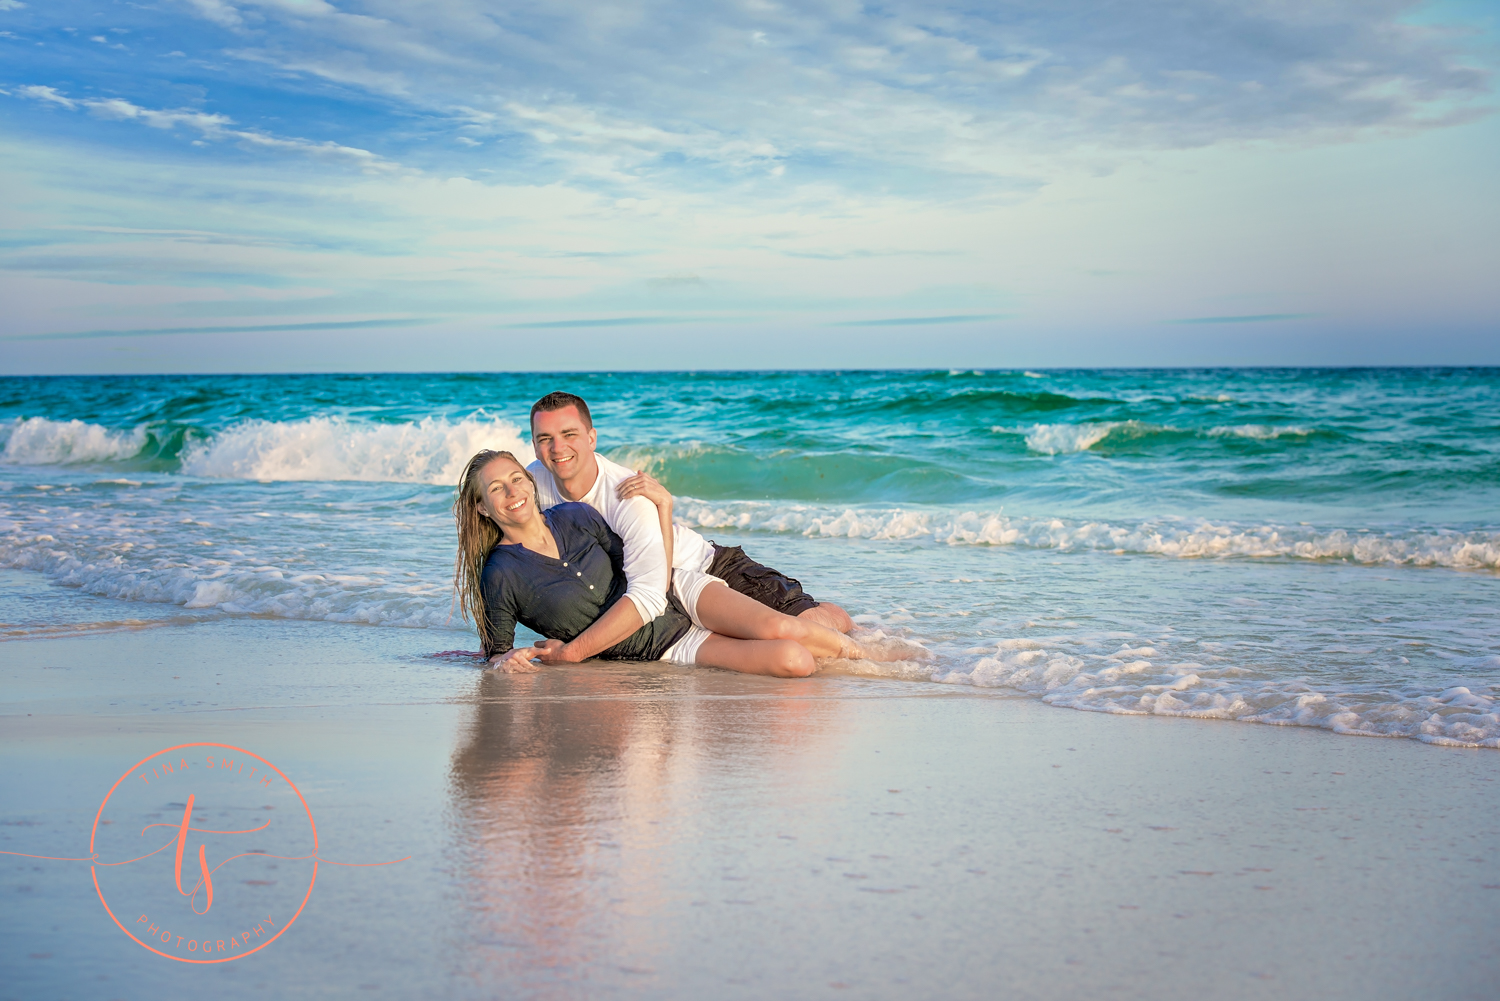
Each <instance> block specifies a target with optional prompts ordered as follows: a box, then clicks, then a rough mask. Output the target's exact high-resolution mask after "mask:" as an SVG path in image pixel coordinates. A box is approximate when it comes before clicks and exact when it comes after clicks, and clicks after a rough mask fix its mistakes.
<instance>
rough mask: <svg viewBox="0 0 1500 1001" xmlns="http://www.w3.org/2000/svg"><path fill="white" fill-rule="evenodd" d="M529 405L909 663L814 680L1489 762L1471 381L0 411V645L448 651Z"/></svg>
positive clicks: (120, 394)
mask: <svg viewBox="0 0 1500 1001" xmlns="http://www.w3.org/2000/svg"><path fill="white" fill-rule="evenodd" d="M553 389H566V390H568V391H571V392H575V393H578V394H579V395H581V396H583V397H584V398H585V399H587V400H588V401H589V402H590V404H591V406H592V407H593V410H594V418H595V423H596V426H597V427H598V428H599V436H600V450H601V451H602V452H604V453H605V454H607V455H609V456H611V457H613V458H615V459H617V460H619V461H621V462H623V463H626V464H628V465H631V466H633V467H635V468H643V469H649V470H650V471H651V472H653V473H654V474H655V475H656V476H657V477H658V478H660V479H661V480H662V481H663V482H664V483H665V484H666V485H667V486H668V487H669V488H670V489H671V490H672V491H673V493H674V494H676V495H677V497H678V503H677V516H678V518H679V520H681V521H682V522H684V523H686V524H689V525H691V526H693V527H695V528H697V529H699V530H700V531H702V532H703V533H704V534H705V535H707V536H708V537H710V538H713V539H716V540H718V541H720V542H726V543H734V544H740V545H743V546H745V548H746V549H747V551H748V552H750V554H751V555H752V556H754V557H756V558H757V559H760V560H761V561H762V562H765V563H769V564H771V565H773V566H776V567H777V568H779V569H781V570H784V571H786V572H788V573H790V574H791V575H792V576H795V577H797V578H799V579H800V580H801V581H802V582H803V584H804V585H805V586H806V587H807V589H808V590H809V592H810V593H812V594H813V595H814V596H816V597H820V598H825V599H827V600H831V601H835V602H837V603H839V604H840V605H842V606H844V607H845V608H846V609H847V610H848V611H849V612H850V613H851V614H852V615H854V616H855V618H856V621H857V622H859V623H860V625H861V627H862V628H864V629H866V630H871V631H874V632H875V633H877V634H883V635H890V636H901V637H903V638H905V639H907V640H909V641H914V642H916V643H919V644H921V645H922V646H925V647H926V648H927V649H928V650H930V651H931V653H932V654H933V659H931V660H930V661H926V660H924V661H901V662H894V663H873V662H862V663H854V664H838V665H833V666H831V667H830V668H829V670H830V671H832V672H835V673H838V672H844V673H851V674H863V675H874V676H880V677H887V678H895V679H901V680H904V681H906V682H909V683H911V684H918V685H924V684H925V685H948V686H975V687H981V688H986V689H1003V690H1006V691H1008V692H1011V693H1014V694H1015V696H1016V697H1018V698H1028V699H1037V700H1040V701H1042V702H1044V703H1046V704H1048V705H1051V706H1055V707H1057V708H1058V709H1059V710H1075V711H1076V710H1089V711H1099V712H1110V713H1122V714H1154V715H1169V716H1194V717H1204V718H1212V719H1221V720H1226V721H1238V722H1241V723H1259V724H1275V725H1283V726H1310V727H1322V728H1325V729H1328V730H1333V731H1336V732H1338V733H1343V734H1358V735H1370V736H1388V737H1403V738H1415V739H1417V740H1422V741H1426V742H1429V743H1438V744H1452V745H1461V746H1470V747H1490V748H1500V709H1497V699H1500V575H1497V571H1500V370H1497V369H1369V370H1363V369H1336V370H1310V369H1283V370H1272V369H1206V370H1159V371H1148V370H1116V371H1100V370H1072V371H1061V370H1047V371H1037V372H1030V371H967V370H964V371H949V370H941V371H901V372H868V371H850V372H728V373H725V372H704V373H614V374H611V373H585V374H569V375H558V374H550V375H538V374H530V373H527V374H503V373H502V374H489V375H484V374H454V375H301V376H298V375H292V376H286V375H273V376H159V377H101V378H96V377H89V378H84V377H49V378H20V377H8V378H4V379H0V443H3V445H0V567H3V568H6V573H5V576H4V586H3V587H0V636H3V637H5V638H21V637H37V636H47V635H71V634H79V633H87V632H101V631H109V630H112V629H141V628H191V627H192V626H193V625H194V624H195V623H198V622H201V621H203V620H204V619H211V618H219V617H224V616H239V617H254V618H257V619H260V620H263V621H264V627H265V628H267V629H274V628H276V623H277V622H278V621H279V620H286V619H311V620H328V621H335V622H356V623H366V624H368V625H370V626H372V627H379V628H408V629H427V630H432V631H433V643H432V649H433V653H434V654H436V653H439V652H441V651H443V650H444V649H446V648H447V647H450V646H453V645H455V644H458V645H463V642H464V637H463V636H461V635H457V634H456V633H455V632H453V631H454V630H465V629H466V628H467V627H466V625H465V624H464V623H463V622H462V621H461V620H459V619H457V618H455V616H456V614H457V613H456V610H455V608H454V605H453V600H452V588H451V576H452V561H453V555H454V552H453V551H454V534H453V527H452V518H451V515H450V513H449V506H450V504H451V499H452V494H453V487H454V483H455V481H456V478H457V475H458V472H459V471H460V469H461V468H462V466H463V464H464V462H465V461H466V460H467V459H468V457H469V456H470V455H471V454H472V453H473V452H474V451H476V450H477V449H480V448H485V447H490V448H495V447H498V448H507V449H511V450H513V451H516V452H517V453H518V454H520V455H522V456H523V457H528V458H529V456H530V449H529V448H528V447H527V445H526V437H527V436H526V433H525V428H526V417H527V412H528V410H529V406H530V404H531V402H532V401H533V400H534V399H536V398H537V397H538V396H540V395H542V394H543V393H545V392H548V391H550V390H553ZM467 632H468V635H469V637H470V641H469V646H470V648H472V647H475V646H477V639H475V638H473V631H472V629H467ZM446 663H449V664H450V665H451V669H453V670H472V669H473V668H472V667H471V666H470V665H469V663H467V662H465V661H463V660H462V659H461V658H458V659H450V660H449V661H447V662H446ZM308 670H310V671H315V670H316V665H309V667H308ZM851 683H857V682H854V681H851ZM788 684H794V682H789V683H788ZM1065 718H1066V717H1060V719H1065Z"/></svg>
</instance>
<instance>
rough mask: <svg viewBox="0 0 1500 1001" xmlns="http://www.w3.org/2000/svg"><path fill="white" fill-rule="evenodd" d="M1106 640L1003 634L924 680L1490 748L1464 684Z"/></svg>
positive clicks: (1499, 728)
mask: <svg viewBox="0 0 1500 1001" xmlns="http://www.w3.org/2000/svg"><path fill="white" fill-rule="evenodd" d="M1107 645H1108V643H1107V642H1105V641H1102V640H1101V641H1097V642H1091V641H1089V640H1088V639H1083V638H1079V637H1047V638H1036V639H1030V638H1028V639H1007V640H1002V641H1000V643H998V644H997V645H996V647H995V649H994V651H993V652H992V653H990V654H988V655H986V656H982V657H980V658H979V659H978V660H976V661H972V662H970V663H968V664H965V665H963V666H959V667H952V668H949V669H947V670H944V669H942V668H939V669H938V670H937V671H934V672H933V675H932V680H934V681H939V682H943V683H946V684H961V685H975V686H977V687H982V688H1014V689H1017V690H1019V691H1023V692H1027V693H1029V694H1032V695H1036V696H1039V697H1040V698H1041V699H1042V701H1044V702H1046V703H1048V704H1050V705H1055V706H1063V707H1067V708H1070V709H1085V710H1092V711H1094V712H1108V713H1123V714H1131V715H1157V716H1195V717H1199V718H1203V719H1226V720H1239V721H1242V722H1250V723H1271V724H1276V725H1281V726H1313V727H1321V728H1323V729H1327V730H1333V731H1334V732H1336V733H1346V734H1354V735H1358V736H1370V737H1412V738H1415V739H1417V740H1421V741H1425V742H1427V743H1432V744H1452V745H1457V746H1463V747H1496V748H1500V705H1497V701H1500V700H1497V699H1496V698H1495V697H1494V696H1491V695H1485V694H1480V693H1476V692H1472V691H1470V690H1469V689H1468V688H1465V687H1461V686H1458V687H1452V688H1447V689H1444V690H1441V691H1437V690H1433V691H1428V692H1420V691H1412V690H1406V691H1401V692H1393V691H1389V690H1360V689H1358V688H1353V689H1349V690H1340V689H1337V688H1334V687H1333V686H1330V685H1328V684H1326V683H1325V684H1322V685H1315V684H1313V683H1311V682H1309V681H1308V680H1306V679H1304V678H1257V677H1255V676H1254V671H1253V670H1247V669H1246V668H1245V666H1243V665H1239V664H1235V663H1232V662H1228V661H1227V660H1226V659H1225V658H1221V657H1217V656H1203V651H1198V655H1199V656H1198V659H1195V660H1187V659H1182V660H1179V659H1177V658H1176V657H1175V656H1173V652H1172V651H1158V650H1157V649H1155V648H1154V647H1151V646H1137V647H1132V646H1131V645H1129V644H1128V643H1127V644H1125V645H1123V646H1120V647H1119V648H1118V649H1115V650H1106V649H1104V648H1105V647H1106V646H1107ZM1320 689H1321V690H1320Z"/></svg>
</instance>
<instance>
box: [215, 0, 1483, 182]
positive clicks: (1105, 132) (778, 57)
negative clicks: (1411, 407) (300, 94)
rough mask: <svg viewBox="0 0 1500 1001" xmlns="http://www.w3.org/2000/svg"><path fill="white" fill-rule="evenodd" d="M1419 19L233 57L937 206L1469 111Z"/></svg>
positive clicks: (841, 23) (647, 9)
mask: <svg viewBox="0 0 1500 1001" xmlns="http://www.w3.org/2000/svg"><path fill="white" fill-rule="evenodd" d="M192 2H193V3H195V4H197V5H198V6H199V8H200V9H201V8H202V5H203V4H210V3H211V4H217V5H219V6H224V5H223V4H222V3H221V0H192ZM1415 6H1416V5H1415V3H1414V2H1409V0H1327V2H1322V3H1319V4H1316V5H1311V6H1309V5H1295V4H1287V3H1285V2H1284V0H1243V2H1235V3H1228V2H1224V3H1221V2H1214V0H1141V2H1138V3H1133V4H1128V5H1121V4H1118V3H1113V2H1109V0H1096V2H1075V3H1069V4H1061V5H1060V4H1057V3H1055V2H1050V0H1018V2H1011V3H1007V4H1004V5H978V6H971V7H968V8H962V7H951V6H937V5H934V4H933V3H931V2H930V0H929V2H916V0H892V2H890V3H886V4H882V5H880V6H878V7H865V6H860V5H855V4H850V3H827V2H820V0H805V2H800V3H781V4H771V3H746V4H741V5H728V4H702V3H696V2H691V0H655V2H651V3H648V4H644V5H643V4H642V3H640V2H639V0H555V2H551V3H548V4H547V5H545V6H543V7H530V6H525V5H516V4H513V3H508V2H503V0H434V2H431V3H424V4H422V5H420V6H417V7H414V6H412V5H410V4H408V3H404V2H398V0H368V2H366V3H363V4H362V5H361V8H360V9H361V11H362V13H361V14H358V15H354V14H347V13H343V12H341V11H339V10H337V9H336V8H334V7H332V6H330V5H328V4H326V3H324V2H323V0H308V2H298V0H255V2H253V3H250V2H246V3H244V4H242V5H241V7H242V8H243V9H244V10H249V9H251V8H252V7H253V9H254V11H255V16H256V17H257V19H258V20H257V22H256V29H255V32H254V33H253V35H249V34H247V35H246V37H245V44H244V45H242V46H241V47H240V48H239V49H237V50H236V51H235V52H234V53H232V55H235V56H238V57H240V58H244V59H247V60H253V61H255V62H259V63H262V64H266V65H270V66H274V67H276V68H277V69H279V70H280V71H282V72H284V73H290V74H296V75H304V76H311V77H320V78H323V79H325V80H328V81H332V82H334V83H337V84H339V85H341V86H353V87H357V88H362V89H364V90H366V91H368V92H370V93H372V94H375V95H379V97H380V98H381V99H387V100H393V101H396V102H397V103H399V104H401V105H402V106H404V108H405V109H407V110H408V111H409V112H411V113H416V114H420V115H427V116H436V117H440V118H441V117H451V118H455V119H457V120H460V121H464V122H468V123H470V124H474V125H479V126H481V130H480V131H479V132H476V133H475V138H481V137H483V135H484V134H485V133H486V132H488V133H491V134H494V135H496V136H501V135H512V134H519V135H520V136H523V137H526V138H527V139H529V140H530V142H529V143H527V144H525V146H524V147H508V149H509V150H510V152H509V154H508V155H510V156H512V157H514V156H517V155H522V154H524V155H528V156H530V157H533V158H534V159H535V161H537V162H538V163H541V164H550V165H551V166H550V169H552V170H554V171H556V176H562V177H566V176H575V177H579V178H584V177H591V178H594V179H595V181H596V182H598V183H602V184H608V185H627V184H630V185H639V184H641V183H643V182H650V181H652V179H653V178H654V177H655V176H656V175H658V174H670V175H671V177H670V178H666V177H663V178H659V180H661V182H662V183H664V184H677V183H681V182H682V181H683V180H684V179H686V180H687V181H688V183H693V184H707V183H719V184H739V183H741V181H742V180H743V177H742V175H743V173H744V172H745V171H746V170H753V171H754V172H756V175H757V176H761V177H764V176H766V175H768V174H774V173H776V170H775V168H777V167H781V168H783V172H785V173H786V174H787V176H792V177H795V176H798V174H799V172H800V173H801V175H802V176H804V177H806V176H808V175H809V174H812V175H818V174H819V173H820V172H827V171H832V170H837V171H838V172H839V174H840V175H841V176H842V177H843V178H844V182H845V183H846V184H860V183H864V184H868V185H872V186H874V185H889V184H900V185H904V186H905V187H906V188H907V189H908V190H914V189H915V188H917V187H922V186H928V187H931V186H932V185H934V184H936V183H943V184H953V183H959V184H971V183H972V184H992V183H994V182H996V181H999V182H1001V183H1002V185H1004V184H1006V183H1009V180H1010V179H1014V178H1018V177H1028V178H1040V179H1043V180H1045V179H1046V178H1048V177H1050V176H1052V175H1053V174H1055V173H1056V172H1057V171H1058V170H1063V171H1067V170H1071V169H1075V168H1077V166H1078V165H1079V164H1080V163H1083V162H1087V163H1088V164H1090V165H1098V164H1109V163H1118V162H1121V161H1122V159H1124V158H1128V157H1130V156H1132V155H1136V154H1138V153H1139V152H1141V151H1148V150H1158V149H1171V148H1193V147H1199V146H1205V145H1212V144H1214V143H1218V142H1226V141H1227V142H1242V141H1246V140H1261V139H1269V140H1273V141H1282V142H1291V143H1307V142H1323V141H1330V140H1333V141H1342V140H1345V139H1348V138H1351V137H1355V136H1358V135H1362V134H1366V133H1374V132H1389V131H1390V130H1392V129H1395V130H1403V129H1404V130H1412V129H1420V128H1425V127H1429V126H1431V125H1433V124H1438V123H1442V122H1445V121H1451V120H1453V119H1454V118H1455V116H1458V115H1462V114H1463V113H1465V112H1466V111H1468V110H1469V109H1471V108H1472V107H1473V106H1475V104H1476V102H1478V103H1482V102H1483V101H1484V100H1485V99H1486V98H1487V97H1488V94H1489V85H1488V77H1487V75H1486V73H1485V72H1482V71H1480V70H1478V69H1475V68H1473V67H1471V66H1468V65H1466V64H1465V62H1464V59H1463V58H1462V57H1461V55H1460V53H1459V52H1458V50H1457V49H1456V48H1455V47H1454V44H1455V43H1454V36H1452V35H1451V34H1447V33H1445V32H1444V31H1442V30H1440V29H1437V28H1433V27H1422V26H1417V25H1414V24H1411V23H1409V22H1408V21H1406V20H1403V18H1404V17H1405V15H1406V14H1407V13H1408V12H1410V11H1411V10H1413V9H1414V8H1415ZM215 9H216V10H217V8H215ZM205 16H208V15H206V14H205ZM215 16H220V15H219V14H216V15H215ZM236 16H239V15H236ZM940 178H946V180H944V181H940V180H939V179H940Z"/></svg>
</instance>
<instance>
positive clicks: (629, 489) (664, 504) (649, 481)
mask: <svg viewBox="0 0 1500 1001" xmlns="http://www.w3.org/2000/svg"><path fill="white" fill-rule="evenodd" d="M615 496H617V497H619V498H620V499H621V500H625V499H626V498H627V497H644V498H646V499H647V500H648V501H650V502H651V503H653V504H655V505H656V513H657V517H658V518H659V519H660V521H661V540H662V543H663V544H664V545H665V546H666V547H667V566H668V567H669V568H670V567H671V566H672V565H673V563H672V536H673V534H674V533H673V530H672V494H671V492H670V491H668V490H667V488H666V487H664V486H662V485H661V484H660V483H658V482H657V480H656V477H654V476H652V475H651V474H650V473H648V472H646V471H645V470H637V471H636V474H635V475H634V476H629V477H626V478H625V479H623V480H621V481H620V485H619V487H617V488H616V489H615ZM668 590H671V588H670V587H668Z"/></svg>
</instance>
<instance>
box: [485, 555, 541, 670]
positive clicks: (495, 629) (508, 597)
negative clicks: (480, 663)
mask: <svg viewBox="0 0 1500 1001" xmlns="http://www.w3.org/2000/svg"><path fill="white" fill-rule="evenodd" d="M479 589H480V591H481V592H482V593H483V595H484V624H485V626H486V627H487V628H486V629H482V630H480V636H481V637H482V638H483V640H484V647H485V650H484V652H485V655H486V656H488V657H489V659H490V665H491V666H492V667H498V666H500V665H499V664H498V663H497V659H498V658H503V657H505V656H506V655H507V654H509V653H510V650H511V648H512V647H514V646H515V645H516V606H515V587H514V582H513V581H507V580H506V573H505V571H504V569H502V568H501V567H499V566H496V565H495V564H493V563H486V564H485V566H484V572H483V573H482V574H481V575H480V577H479ZM475 625H478V623H475ZM527 649H530V648H529V647H528V648H527ZM517 652H518V653H519V652H520V651H517Z"/></svg>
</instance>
